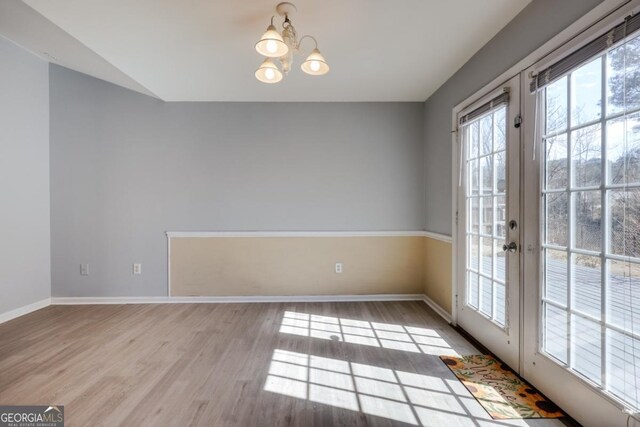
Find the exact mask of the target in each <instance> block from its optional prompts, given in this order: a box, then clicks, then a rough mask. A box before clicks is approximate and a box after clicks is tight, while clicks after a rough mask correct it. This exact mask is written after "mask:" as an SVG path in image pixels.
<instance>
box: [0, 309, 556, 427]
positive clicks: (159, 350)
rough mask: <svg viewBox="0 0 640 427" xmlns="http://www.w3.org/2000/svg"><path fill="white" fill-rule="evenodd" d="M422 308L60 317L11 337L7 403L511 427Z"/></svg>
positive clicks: (262, 421) (101, 417)
mask: <svg viewBox="0 0 640 427" xmlns="http://www.w3.org/2000/svg"><path fill="white" fill-rule="evenodd" d="M475 352H477V351H476V350H475V349H474V348H473V347H472V346H471V344H469V343H468V342H467V341H466V340H465V339H464V338H462V337H461V336H460V335H459V334H458V333H457V332H455V331H454V330H453V329H452V328H451V327H449V326H448V325H447V324H446V323H445V322H444V321H443V320H442V319H441V318H439V317H438V316H437V314H435V313H434V312H433V311H432V310H430V309H429V308H428V307H427V306H426V305H425V304H424V303H422V302H372V303H286V304H285V303H272V304H150V305H86V306H50V307H47V308H45V309H42V310H40V311H37V312H35V313H32V314H29V315H26V316H23V317H21V318H18V319H15V320H12V321H10V322H6V323H4V324H1V325H0V404H5V405H12V404H14V405H15V404H62V405H65V415H66V425H67V426H97V425H105V426H117V425H126V426H142V425H153V426H164V425H167V426H185V425H202V426H272V425H273V426H289V425H296V426H330V425H345V426H373V425H375V426H378V425H380V426H386V425H423V426H442V425H447V426H449V425H450V426H455V425H473V426H505V425H522V426H524V425H557V423H558V421H553V420H537V421H532V420H528V421H527V420H514V421H497V420H491V418H490V417H489V416H488V415H487V414H486V412H485V411H484V410H483V409H482V407H480V405H479V404H478V403H477V402H476V401H475V400H474V399H473V398H472V397H471V395H470V394H469V393H468V392H467V391H466V390H465V389H464V387H462V385H461V384H460V383H459V382H458V381H457V380H456V379H455V377H454V376H453V375H452V374H451V372H450V371H449V369H447V367H446V366H445V365H444V364H443V363H442V362H441V361H440V360H439V359H438V357H437V355H438V354H454V355H455V354H472V353H475Z"/></svg>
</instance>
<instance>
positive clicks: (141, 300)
mask: <svg viewBox="0 0 640 427" xmlns="http://www.w3.org/2000/svg"><path fill="white" fill-rule="evenodd" d="M423 298H424V295H422V294H379V295H292V296H216V297H54V298H51V304H52V305H83V304H185V303H209V304H211V303H259V302H263V303H264V302H358V301H360V302H365V301H422V300H423Z"/></svg>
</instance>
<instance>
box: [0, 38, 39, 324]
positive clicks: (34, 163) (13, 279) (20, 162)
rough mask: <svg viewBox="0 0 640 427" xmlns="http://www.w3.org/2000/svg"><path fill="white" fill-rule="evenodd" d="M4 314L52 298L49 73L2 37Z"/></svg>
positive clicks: (0, 307) (0, 254)
mask: <svg viewBox="0 0 640 427" xmlns="http://www.w3.org/2000/svg"><path fill="white" fill-rule="evenodd" d="M0 58H1V59H0V224H2V245H1V246H0V315H1V314H3V313H6V312H8V311H12V310H15V309H18V308H21V307H24V306H26V305H29V304H32V303H35V302H40V301H43V300H46V299H48V298H49V297H50V296H51V271H50V267H51V265H50V246H49V245H50V233H49V71H48V65H47V63H46V62H44V61H42V60H41V59H38V58H36V57H35V56H34V55H32V54H31V53H28V52H26V51H25V50H23V49H21V48H19V47H18V46H16V45H15V44H13V43H11V42H10V41H8V40H6V39H4V38H3V37H0Z"/></svg>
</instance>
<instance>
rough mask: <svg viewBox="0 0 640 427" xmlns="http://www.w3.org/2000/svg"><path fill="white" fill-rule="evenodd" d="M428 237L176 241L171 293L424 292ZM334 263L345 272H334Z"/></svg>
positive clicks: (208, 238)
mask: <svg viewBox="0 0 640 427" xmlns="http://www.w3.org/2000/svg"><path fill="white" fill-rule="evenodd" d="M424 241H425V238H424V237H421V236H392V237H387V236H385V237H377V236H376V237H172V238H171V253H170V269H171V270H170V281H171V282H170V286H171V289H170V295H171V296H242V295H249V296H262V295H364V294H422V293H423V292H424V290H425V276H424V274H425V268H424V260H425V259H426V258H425V249H426V248H427V247H429V248H430V246H428V245H427V246H425V242H424ZM336 262H341V263H343V273H342V274H336V273H335V272H334V266H335V263H336Z"/></svg>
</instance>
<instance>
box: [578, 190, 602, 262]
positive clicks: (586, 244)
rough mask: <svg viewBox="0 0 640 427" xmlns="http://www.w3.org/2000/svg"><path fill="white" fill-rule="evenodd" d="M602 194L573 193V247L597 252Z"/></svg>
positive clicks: (594, 192)
mask: <svg viewBox="0 0 640 427" xmlns="http://www.w3.org/2000/svg"><path fill="white" fill-rule="evenodd" d="M601 197H602V192H600V191H577V192H575V193H573V202H574V209H575V216H574V222H573V224H572V228H573V230H574V241H575V247H576V248H578V249H587V250H592V251H599V250H600V247H601V243H602V231H601V225H602V209H601V208H602V199H601Z"/></svg>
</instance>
